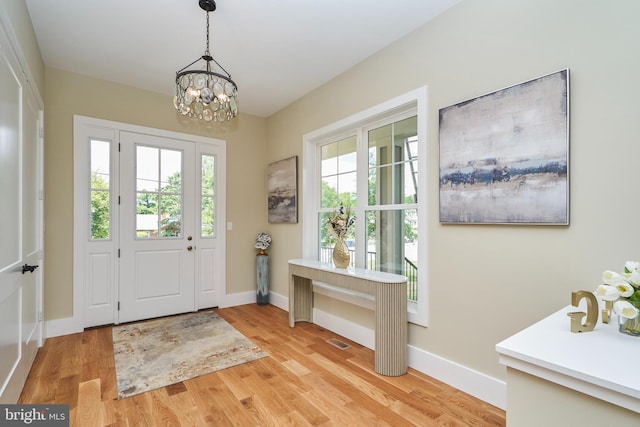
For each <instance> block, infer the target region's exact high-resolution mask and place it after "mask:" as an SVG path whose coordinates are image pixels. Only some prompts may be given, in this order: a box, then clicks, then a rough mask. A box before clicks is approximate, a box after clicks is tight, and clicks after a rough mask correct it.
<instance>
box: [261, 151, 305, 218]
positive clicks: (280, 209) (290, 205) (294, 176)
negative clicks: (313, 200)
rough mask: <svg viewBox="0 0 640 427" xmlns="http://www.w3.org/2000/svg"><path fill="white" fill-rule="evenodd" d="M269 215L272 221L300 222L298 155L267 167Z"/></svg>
mask: <svg viewBox="0 0 640 427" xmlns="http://www.w3.org/2000/svg"><path fill="white" fill-rule="evenodd" d="M267 185H268V201H267V204H268V207H267V210H268V215H269V222H270V223H297V222H298V156H293V157H289V158H287V159H283V160H279V161H277V162H274V163H270V164H269V166H268V167H267Z"/></svg>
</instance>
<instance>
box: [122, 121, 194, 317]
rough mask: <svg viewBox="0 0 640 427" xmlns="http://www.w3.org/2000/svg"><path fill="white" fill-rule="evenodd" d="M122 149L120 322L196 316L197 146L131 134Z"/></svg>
mask: <svg viewBox="0 0 640 427" xmlns="http://www.w3.org/2000/svg"><path fill="white" fill-rule="evenodd" d="M120 143H121V152H120V174H121V175H120V197H121V201H120V280H119V295H120V298H119V303H120V307H119V319H118V320H119V322H120V323H123V322H130V321H134V320H140V319H147V318H152V317H158V316H164V315H169V314H175V313H184V312H188V311H194V310H195V309H196V305H195V256H196V255H195V253H196V249H197V248H196V245H195V240H194V233H195V231H196V230H195V209H194V207H195V188H196V186H195V173H194V168H195V161H194V159H195V155H194V151H195V150H194V146H193V144H191V143H187V142H185V141H180V140H175V139H171V138H165V137H159V136H152V135H146V134H142V133H133V132H121V133H120Z"/></svg>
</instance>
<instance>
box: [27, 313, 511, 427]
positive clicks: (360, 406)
mask: <svg viewBox="0 0 640 427" xmlns="http://www.w3.org/2000/svg"><path fill="white" fill-rule="evenodd" d="M216 312H217V313H218V314H219V315H220V316H221V317H223V318H224V319H225V320H227V321H228V322H229V323H231V324H232V325H233V326H234V327H235V328H236V329H238V330H239V331H240V332H242V333H243V334H244V335H245V336H247V337H248V338H249V339H251V340H252V341H253V342H254V343H255V344H257V345H258V346H259V347H261V348H262V349H263V350H264V351H266V352H267V353H269V355H270V357H266V358H263V359H259V360H256V361H253V362H250V363H245V364H243V365H240V366H236V367H232V368H228V369H225V370H222V371H218V372H214V373H211V374H208V375H203V376H201V377H199V378H195V379H191V380H188V381H184V382H181V383H178V384H174V385H171V386H167V387H164V388H161V389H158V390H153V391H150V392H147V393H144V394H140V395H137V396H133V397H129V398H126V399H122V400H117V390H116V377H115V368H114V360H113V345H112V338H111V327H104V328H98V329H92V330H87V331H85V332H82V333H79V334H73V335H67V336H62V337H56V338H51V339H48V340H47V341H46V343H45V345H44V346H43V347H42V348H41V349H40V350H39V352H38V355H37V357H36V360H35V363H34V365H33V367H32V369H31V373H30V374H29V378H28V379H27V383H26V385H25V387H24V390H23V392H22V395H21V397H20V402H19V403H43V404H56V403H63V404H69V405H70V419H71V426H82V427H84V426H90V427H94V426H95V427H97V426H205V425H212V426H227V425H229V426H232V425H233V426H278V427H280V426H287V425H288V426H375V425H378V426H393V427H398V426H411V425H417V426H504V425H505V412H504V411H502V410H500V409H498V408H496V407H493V406H491V405H489V404H487V403H484V402H482V401H480V400H478V399H475V398H473V397H471V396H469V395H467V394H465V393H463V392H461V391H459V390H456V389H454V388H452V387H450V386H448V385H446V384H443V383H441V382H439V381H437V380H435V379H433V378H430V377H428V376H426V375H423V374H422V373H420V372H417V371H415V370H413V369H409V372H408V373H407V374H406V375H402V376H399V377H385V376H382V375H378V374H376V373H375V371H374V368H373V364H374V354H373V351H372V350H369V349H367V348H365V347H362V346H361V345H359V344H356V343H354V342H352V341H349V340H347V339H345V338H343V337H340V336H338V335H336V334H334V333H332V332H330V331H327V330H325V329H323V328H321V327H320V326H317V325H313V324H309V323H298V324H296V327H295V328H289V326H288V315H287V313H286V312H285V311H283V310H281V309H279V308H277V307H274V306H271V305H267V306H257V305H255V304H251V305H244V306H239V307H233V308H224V309H218V310H216ZM330 338H337V339H339V340H340V341H342V342H345V343H347V344H349V346H350V347H349V348H347V349H344V350H342V349H339V348H337V347H336V346H334V345H331V344H329V343H327V342H326V340H327V339H330Z"/></svg>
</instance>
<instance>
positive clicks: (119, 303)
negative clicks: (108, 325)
mask: <svg viewBox="0 0 640 427" xmlns="http://www.w3.org/2000/svg"><path fill="white" fill-rule="evenodd" d="M118 311H120V301H118Z"/></svg>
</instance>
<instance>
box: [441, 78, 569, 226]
mask: <svg viewBox="0 0 640 427" xmlns="http://www.w3.org/2000/svg"><path fill="white" fill-rule="evenodd" d="M439 132H440V222H442V223H462V224H549V225H568V224H569V179H568V166H569V70H568V69H565V70H562V71H558V72H556V73H552V74H548V75H546V76H543V77H540V78H537V79H534V80H530V81H527V82H524V83H521V84H517V85H515V86H511V87H508V88H506V89H501V90H498V91H495V92H492V93H489V94H487V95H483V96H480V97H477V98H474V99H471V100H468V101H465V102H461V103H458V104H455V105H452V106H449V107H446V108H443V109H441V110H440V124H439Z"/></svg>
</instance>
